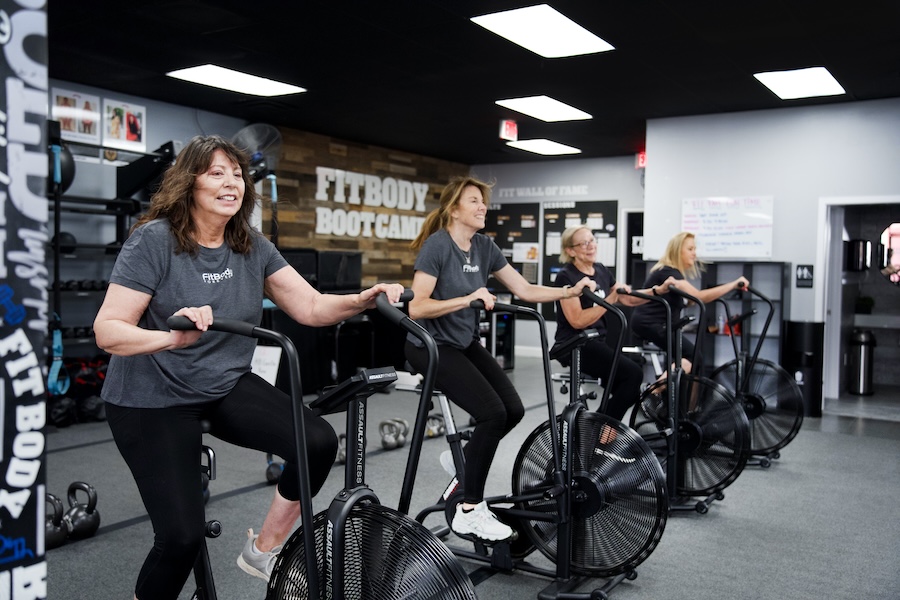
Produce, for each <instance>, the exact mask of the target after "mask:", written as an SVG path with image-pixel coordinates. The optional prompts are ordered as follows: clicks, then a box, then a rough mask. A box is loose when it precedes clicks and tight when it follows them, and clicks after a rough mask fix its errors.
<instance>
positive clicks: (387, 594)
mask: <svg viewBox="0 0 900 600" xmlns="http://www.w3.org/2000/svg"><path fill="white" fill-rule="evenodd" d="M410 297H411V296H410ZM382 299H383V300H384V301H383V302H381V303H380V304H379V305H380V306H382V305H386V306H387V307H391V304H390V303H389V302H387V298H386V297H385V296H384V294H381V295H379V300H382ZM169 326H170V327H171V328H172V329H190V328H193V327H195V325H194V324H193V323H192V322H191V321H190V320H189V319H187V318H185V317H171V318H170V319H169ZM210 331H221V332H227V333H230V334H237V335H244V336H248V337H252V338H256V339H258V340H264V341H267V342H274V343H275V344H277V345H278V346H280V347H281V348H282V350H283V354H284V357H285V358H286V360H287V363H288V367H289V376H290V388H291V398H292V400H293V406H294V411H293V414H294V417H293V418H294V432H295V435H296V444H297V457H296V458H297V464H298V465H306V464H307V459H308V457H307V453H306V439H305V438H306V436H305V429H304V427H303V411H302V410H301V407H302V405H303V404H302V403H303V397H302V392H301V389H302V388H301V385H300V359H299V356H298V354H297V349H296V347H295V346H294V344H293V342H291V340H290V338H288V337H287V336H285V335H283V334H281V333H279V332H277V331H271V330H268V329H263V328H261V327H257V326H255V325H253V324H252V323H245V322H242V321H235V320H230V319H224V318H216V320H215V321H214V322H213V324H212V325H211V326H210ZM396 379H397V374H396V372H395V371H394V369H393V368H390V367H387V368H375V369H365V370H363V371H360V372H359V373H357V374H356V375H354V376H352V377H350V378H349V379H347V380H345V381H343V382H342V383H340V384H339V385H337V386H336V387H334V388H331V389H330V390H328V391H326V392H325V393H324V394H323V395H322V396H320V397H319V398H318V399H316V400H315V401H314V402H312V404H311V405H310V408H311V409H312V410H313V411H314V412H317V413H319V414H330V413H336V412H339V411H347V431H348V432H354V435H348V436H347V437H348V439H347V457H348V460H347V462H346V470H345V475H344V489H342V490H341V491H340V492H339V493H338V494H337V495H336V496H335V498H334V500H332V502H331V504H330V506H329V507H328V509H327V510H325V511H323V512H320V513H319V514H317V515H315V516H313V512H312V497H311V492H310V483H309V476H308V473H307V470H306V469H305V468H302V467H301V468H300V507H301V511H302V514H301V525H300V527H298V528H297V530H296V531H295V532H294V533H293V534H292V535H291V537H290V538H289V539H288V541H287V542H286V543H285V544H284V547H283V549H282V550H281V552H280V553H279V555H278V559H277V561H276V563H275V566H274V569H273V571H272V577H271V579H270V581H269V585H268V589H267V594H266V598H267V600H300V599H304V600H305V599H307V598H313V599H317V600H344V599H347V600H395V599H396V600H399V599H401V598H410V599H412V598H423V599H424V598H428V599H432V598H434V599H440V598H443V599H446V600H468V599H475V598H477V596H476V595H475V590H474V586H473V585H472V582H471V580H470V579H469V577H468V575H467V574H466V572H465V571H464V570H463V569H462V567H461V566H460V565H459V563H458V562H457V559H456V557H455V556H453V554H452V553H451V552H450V551H449V550H448V549H447V547H446V546H445V545H444V543H443V542H441V541H440V540H439V539H438V538H437V537H435V535H434V534H433V533H431V531H429V530H428V529H427V528H426V527H424V526H423V525H421V524H420V523H418V522H416V521H414V520H412V519H411V518H409V517H407V516H406V515H404V514H401V513H400V512H398V511H396V510H393V509H391V508H387V507H385V506H382V505H381V504H380V503H379V501H378V497H377V496H376V495H375V493H374V492H373V491H372V490H371V489H370V488H369V487H368V486H367V485H366V483H365V440H366V402H367V398H368V397H369V396H370V395H372V394H373V393H375V392H376V391H378V390H380V389H383V388H384V387H385V386H387V385H389V384H390V383H393V382H394V381H396ZM204 550H205V546H204V547H203V549H202V550H201V553H204V552H203V551H204ZM200 562H202V561H200V560H198V564H199V563H200ZM206 564H207V565H208V560H207V562H206ZM206 571H207V575H209V581H208V582H206V581H204V582H202V584H203V587H205V588H206V589H208V590H210V593H211V595H207V596H205V597H206V598H215V591H214V589H212V587H213V586H212V581H211V572H209V569H206ZM200 586H201V581H200V580H199V579H198V587H200Z"/></svg>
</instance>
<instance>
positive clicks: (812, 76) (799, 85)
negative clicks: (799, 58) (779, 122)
mask: <svg viewBox="0 0 900 600" xmlns="http://www.w3.org/2000/svg"><path fill="white" fill-rule="evenodd" d="M753 76H754V77H756V78H757V79H758V80H759V81H760V82H761V83H762V84H763V85H764V86H766V87H767V88H769V89H770V90H772V91H773V92H774V93H775V95H776V96H778V97H779V98H781V99H782V100H793V99H795V98H813V97H816V96H837V95H840V94H844V93H846V92H845V91H844V88H842V87H841V84H839V83H838V82H837V80H836V79H835V78H834V77H833V76H832V75H831V73H829V72H828V69H826V68H825V67H809V68H808V69H795V70H793V71H769V72H766V73H754V75H753Z"/></svg>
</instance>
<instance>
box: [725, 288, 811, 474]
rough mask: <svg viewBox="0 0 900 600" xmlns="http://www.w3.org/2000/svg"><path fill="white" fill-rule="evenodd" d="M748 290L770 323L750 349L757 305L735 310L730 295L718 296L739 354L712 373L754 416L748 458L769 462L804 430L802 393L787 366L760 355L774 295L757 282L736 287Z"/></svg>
mask: <svg viewBox="0 0 900 600" xmlns="http://www.w3.org/2000/svg"><path fill="white" fill-rule="evenodd" d="M743 292H748V293H750V294H752V295H754V296H756V297H757V298H759V299H760V300H761V301H762V302H763V303H764V304H765V305H766V307H767V309H768V310H767V314H766V320H765V323H764V324H763V326H762V329H761V331H760V333H759V338H758V339H757V341H756V346H755V347H754V349H753V352H752V353H751V352H750V349H749V348H750V343H749V339H750V321H751V319H750V317H752V316H753V315H755V314H756V312H757V310H756V309H755V308H752V309H750V310H749V311H747V312H744V313H741V314H739V315H735V316H732V315H731V312H730V311H729V310H728V302H727V301H726V299H725V298H719V299H718V300H717V302H719V303H721V304H722V306H723V307H724V309H725V319H726V323H728V334H729V337H730V338H731V345H732V348H733V349H734V360H732V361H729V362H727V363H725V364H724V365H722V366H720V367H719V368H717V369H716V370H715V371H713V373H712V375H710V378H711V379H712V380H713V381H715V382H716V383H718V384H720V385H722V386H723V387H725V388H726V389H727V390H728V391H729V392H731V393H732V394H734V396H735V398H736V399H737V401H738V403H739V404H740V405H741V406H743V407H744V412H745V413H747V419H748V420H749V421H750V455H751V458H750V461H749V463H748V464H751V465H754V466H760V467H763V468H767V467H769V466H770V464H771V461H772V459H778V458H780V457H781V452H780V450H781V449H782V448H784V447H785V446H787V445H788V444H789V443H790V442H791V440H793V439H794V437H796V435H797V433H798V432H799V431H800V426H801V425H802V424H803V396H802V394H801V393H800V388H799V387H798V386H797V383H796V382H795V381H794V378H793V377H791V375H790V374H789V373H788V372H787V371H785V370H784V369H783V368H782V367H781V366H780V365H777V364H775V363H773V362H772V361H769V360H765V359H762V358H759V352H760V350H761V349H762V346H763V343H764V342H765V340H766V333H768V331H769V325H770V324H771V323H772V317H773V316H774V314H775V307H774V305H773V304H772V301H771V300H770V299H769V298H768V297H766V296H765V295H764V294H763V293H762V292H760V291H758V290H756V289H753V288H745V289H741V290H738V292H737V293H738V294H741V293H743ZM738 327H740V329H741V330H743V331H744V335H743V336H742V343H741V346H740V348H739V347H738V342H737V335H736V334H735V330H736V329H737V328H738ZM720 333H721V332H720Z"/></svg>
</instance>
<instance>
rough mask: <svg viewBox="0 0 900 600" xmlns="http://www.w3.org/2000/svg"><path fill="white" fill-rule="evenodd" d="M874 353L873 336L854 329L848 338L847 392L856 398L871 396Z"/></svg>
mask: <svg viewBox="0 0 900 600" xmlns="http://www.w3.org/2000/svg"><path fill="white" fill-rule="evenodd" d="M874 353H875V334H873V333H872V332H871V331H869V330H868V329H854V330H853V335H851V336H850V370H849V372H848V374H847V391H848V392H850V393H851V394H855V395H857V396H871V395H872V394H873V393H874V389H873V386H872V373H873V370H872V369H873V367H872V361H873V355H874Z"/></svg>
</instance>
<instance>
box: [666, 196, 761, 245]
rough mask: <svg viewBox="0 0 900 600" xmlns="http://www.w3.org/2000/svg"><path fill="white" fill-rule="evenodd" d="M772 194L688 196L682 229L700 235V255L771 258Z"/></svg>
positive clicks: (683, 207) (697, 238)
mask: <svg viewBox="0 0 900 600" xmlns="http://www.w3.org/2000/svg"><path fill="white" fill-rule="evenodd" d="M773 204H774V201H773V198H772V196H738V197H711V198H685V199H684V201H683V202H682V205H681V230H682V231H690V232H691V233H693V234H694V235H695V236H696V240H697V256H698V257H699V258H701V259H707V258H771V257H772V227H773V222H774V219H773Z"/></svg>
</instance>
